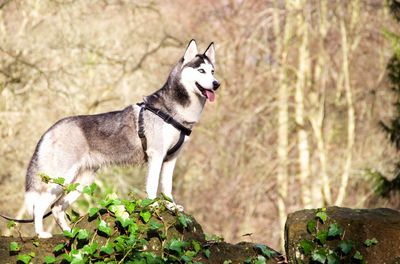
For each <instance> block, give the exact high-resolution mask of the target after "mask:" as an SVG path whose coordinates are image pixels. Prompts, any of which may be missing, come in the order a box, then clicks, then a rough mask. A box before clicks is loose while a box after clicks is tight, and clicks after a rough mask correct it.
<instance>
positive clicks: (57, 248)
mask: <svg viewBox="0 0 400 264" xmlns="http://www.w3.org/2000/svg"><path fill="white" fill-rule="evenodd" d="M64 248H65V243H61V244H58V245H56V246H55V247H54V249H53V252H54V253H58V252H60V251H61V250H62V249H64Z"/></svg>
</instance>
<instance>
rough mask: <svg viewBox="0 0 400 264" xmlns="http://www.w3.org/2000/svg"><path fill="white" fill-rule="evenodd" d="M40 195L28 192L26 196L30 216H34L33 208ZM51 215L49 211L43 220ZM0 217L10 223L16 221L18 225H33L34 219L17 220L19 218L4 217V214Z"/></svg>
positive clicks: (0, 214)
mask: <svg viewBox="0 0 400 264" xmlns="http://www.w3.org/2000/svg"><path fill="white" fill-rule="evenodd" d="M37 196H38V194H37V193H35V192H26V194H25V208H26V210H27V211H28V213H29V215H31V216H33V206H34V203H35V201H36V200H37V198H38V197H37ZM49 215H51V211H49V212H48V213H46V214H45V215H44V216H43V218H46V217H48V216H49ZM0 217H2V218H4V219H6V220H9V221H14V222H17V223H33V222H34V219H33V218H31V219H17V218H13V217H11V216H8V215H4V214H2V213H0Z"/></svg>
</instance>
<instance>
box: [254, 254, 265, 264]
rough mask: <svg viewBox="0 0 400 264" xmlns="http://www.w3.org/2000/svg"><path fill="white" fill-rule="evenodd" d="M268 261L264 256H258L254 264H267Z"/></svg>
mask: <svg viewBox="0 0 400 264" xmlns="http://www.w3.org/2000/svg"><path fill="white" fill-rule="evenodd" d="M266 263H267V259H266V258H265V257H264V256H260V255H258V256H257V258H256V259H255V261H254V264H266Z"/></svg>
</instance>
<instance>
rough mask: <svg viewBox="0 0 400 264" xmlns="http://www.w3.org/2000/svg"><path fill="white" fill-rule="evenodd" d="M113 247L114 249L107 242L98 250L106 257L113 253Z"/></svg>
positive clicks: (111, 244)
mask: <svg viewBox="0 0 400 264" xmlns="http://www.w3.org/2000/svg"><path fill="white" fill-rule="evenodd" d="M113 247H114V244H113V243H111V242H108V243H107V244H106V245H105V246H102V247H101V248H100V252H101V253H105V254H107V255H111V254H112V253H114V249H113Z"/></svg>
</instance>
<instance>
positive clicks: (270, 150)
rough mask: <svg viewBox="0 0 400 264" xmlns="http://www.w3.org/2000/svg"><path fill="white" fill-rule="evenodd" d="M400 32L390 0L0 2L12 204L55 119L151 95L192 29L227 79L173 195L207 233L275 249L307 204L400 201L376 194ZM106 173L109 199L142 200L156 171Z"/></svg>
mask: <svg viewBox="0 0 400 264" xmlns="http://www.w3.org/2000/svg"><path fill="white" fill-rule="evenodd" d="M393 1H394V0H393ZM391 32H399V25H398V24H397V23H396V21H395V20H394V19H393V18H392V17H391V15H390V12H389V9H388V7H387V2H386V1H382V0H348V1H342V0H329V1H328V0H265V1H257V0H203V1H194V0H193V1H185V0H165V1H140V0H132V1H124V0H103V1H89V0H85V1H78V0H65V1H62V0H24V1H22V0H5V1H4V0H3V1H0V140H1V144H0V156H1V158H0V168H1V169H0V187H1V191H0V193H1V194H2V195H1V197H0V211H1V212H3V213H6V214H8V215H18V216H21V215H22V213H24V212H23V210H20V209H21V206H22V205H23V195H24V181H25V170H26V167H27V164H28V162H29V160H30V158H31V155H32V153H33V151H34V148H35V146H36V144H37V142H38V140H39V138H40V136H41V135H42V134H43V133H44V132H45V131H46V130H47V129H48V128H49V127H50V126H51V125H52V124H53V123H54V122H56V121H57V120H58V119H60V118H63V117H65V116H69V115H77V114H94V113H100V112H107V111H112V110H116V109H121V108H123V107H124V106H127V105H129V104H134V103H136V102H140V101H141V100H142V97H143V96H145V95H147V94H149V93H151V92H153V91H154V90H156V89H158V88H159V87H161V86H162V84H163V83H164V81H165V80H166V77H167V75H168V73H169V71H170V69H171V68H172V66H173V65H174V64H175V63H176V62H177V61H178V59H179V58H180V57H181V56H182V55H183V52H184V49H185V47H186V45H187V43H188V41H189V40H190V39H192V38H194V39H196V40H197V42H198V44H199V46H200V49H201V50H204V49H205V48H206V47H207V45H208V44H209V42H211V41H214V42H215V43H216V50H217V69H216V76H217V78H218V79H219V80H220V81H221V83H222V86H221V89H220V90H219V91H218V93H217V100H216V102H214V103H208V104H207V106H206V109H205V111H204V113H203V116H202V119H201V121H200V123H199V124H198V125H197V126H196V127H195V129H194V133H193V134H192V136H191V142H190V144H188V145H187V146H186V148H185V150H184V151H183V153H182V155H181V156H180V158H179V159H178V163H177V168H176V170H175V181H174V193H175V198H176V200H177V201H178V202H179V203H180V204H182V205H184V206H185V209H186V211H187V212H188V213H190V214H192V215H193V216H194V217H195V218H196V219H197V220H198V221H199V222H200V223H201V224H202V225H203V227H204V229H205V231H206V232H208V233H214V234H219V235H222V236H223V237H224V238H225V239H226V240H227V241H230V242H236V241H241V240H248V241H253V242H260V243H266V244H268V245H270V246H274V247H276V248H277V247H278V246H279V240H280V237H281V235H282V233H283V226H284V221H285V219H286V215H287V214H288V213H290V212H292V211H295V210H298V209H302V208H312V207H322V206H328V205H339V206H349V207H382V206H385V207H391V208H400V203H399V201H398V199H397V198H396V195H394V194H391V195H387V196H386V197H385V198H380V197H379V196H378V195H377V193H376V189H377V184H378V182H377V180H376V175H377V174H379V175H385V176H386V177H387V180H390V179H391V175H394V170H395V166H394V164H395V163H396V162H397V161H398V155H397V154H396V150H395V148H394V147H393V146H391V143H390V141H389V140H388V135H387V134H386V133H385V132H384V131H383V129H382V126H380V125H379V122H381V121H383V122H389V121H390V119H391V117H392V116H393V114H394V112H395V107H394V106H393V104H394V103H395V101H396V96H395V94H394V93H393V91H392V90H391V89H390V87H391V85H390V83H389V80H388V77H387V70H386V68H387V63H388V61H389V59H390V58H391V56H392V54H393V48H392V44H393V43H392V42H393V41H392V39H391V37H390V36H391ZM98 176H99V177H98V179H97V183H98V185H99V186H100V187H101V191H102V192H103V193H106V192H111V191H115V192H117V193H118V194H120V195H121V196H125V197H127V196H128V195H129V193H131V194H134V195H136V196H144V192H143V190H144V177H145V168H130V167H126V168H121V167H112V168H106V169H103V170H102V171H101V172H100V173H99V175H98ZM93 202H94V201H88V200H87V198H85V197H82V199H81V200H80V202H78V203H76V204H75V205H74V206H73V207H74V209H75V210H76V211H79V212H81V213H84V212H85V208H87V206H88V204H90V203H93ZM52 225H53V226H54V224H52ZM5 226H6V221H1V222H0V228H3V233H6V231H5V228H4V227H5ZM32 231H33V226H32V225H26V226H23V227H21V232H22V234H29V232H32Z"/></svg>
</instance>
